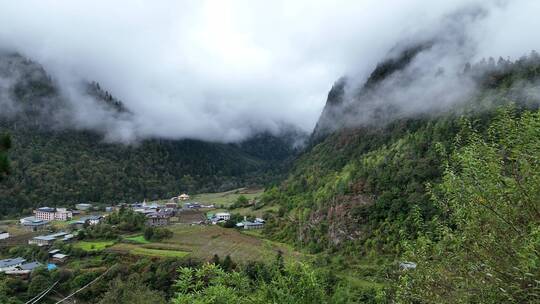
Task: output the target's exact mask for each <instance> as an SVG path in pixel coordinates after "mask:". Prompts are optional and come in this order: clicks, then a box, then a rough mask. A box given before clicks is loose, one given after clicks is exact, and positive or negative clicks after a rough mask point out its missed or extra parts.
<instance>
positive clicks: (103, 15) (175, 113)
mask: <svg viewBox="0 0 540 304" xmlns="http://www.w3.org/2000/svg"><path fill="white" fill-rule="evenodd" d="M0 5H1V8H2V9H1V10H0V20H2V27H0V45H1V46H2V48H3V49H6V50H10V51H15V52H18V53H20V54H23V55H24V56H25V57H26V58H30V59H31V60H35V61H36V62H39V63H40V64H43V66H44V67H45V69H46V70H47V71H48V73H49V74H50V76H51V77H52V78H53V79H54V80H55V82H57V83H58V84H59V85H58V87H59V88H61V90H62V92H63V94H65V95H66V96H68V97H69V100H70V101H72V107H73V108H74V111H75V113H77V115H75V120H74V121H75V122H77V126H78V127H80V128H82V129H85V128H93V129H100V128H101V129H106V133H107V134H108V135H107V138H108V139H110V140H113V141H114V140H116V141H130V140H135V139H138V138H167V139H179V138H192V139H201V140H209V141H219V142H237V141H240V140H242V139H245V138H248V137H249V136H250V135H252V134H257V133H259V132H270V133H272V134H276V133H277V132H279V130H280V128H282V126H283V125H295V126H296V127H298V128H300V129H302V130H304V131H306V132H311V131H312V129H313V127H314V126H315V124H316V122H317V119H318V117H319V114H320V112H321V110H322V109H323V106H324V101H325V95H326V93H327V91H328V89H329V87H330V84H331V83H333V82H334V81H335V80H336V79H338V78H339V77H341V76H344V75H345V76H346V78H347V79H349V81H348V82H347V83H348V84H349V86H350V87H351V90H347V91H350V93H349V95H354V94H355V92H353V91H355V90H356V89H355V88H358V87H359V85H358V84H359V83H364V82H365V81H366V80H367V78H368V77H369V75H370V73H371V71H372V70H373V69H374V68H375V64H376V63H377V62H383V61H384V60H385V59H388V58H389V57H393V56H394V57H395V56H397V54H399V52H400V50H403V49H404V48H407V47H409V46H413V45H419V44H422V43H427V42H429V43H432V46H431V47H430V48H429V49H426V50H425V51H423V52H422V53H421V54H420V56H418V57H415V59H414V60H413V62H412V65H411V68H410V69H409V70H407V71H404V72H405V73H409V74H411V75H412V74H414V75H416V76H418V75H419V76H420V77H418V79H416V80H415V82H414V85H410V86H408V87H409V90H408V92H403V93H402V92H401V91H402V89H403V88H402V87H401V84H399V83H391V82H390V81H388V82H387V83H386V84H385V86H387V87H390V86H396V90H395V91H396V93H393V94H389V93H386V95H387V96H378V95H377V94H374V96H373V97H372V98H370V99H373V100H375V99H391V100H392V101H391V102H390V103H392V104H400V106H398V110H399V111H403V112H404V113H405V114H408V113H415V112H419V111H429V110H432V106H433V104H430V103H429V102H426V100H432V99H430V98H422V97H423V96H424V95H426V96H427V95H439V96H444V98H442V99H441V100H438V102H440V103H442V104H447V103H453V102H454V101H455V100H457V99H462V97H463V96H462V95H466V94H467V93H468V89H469V88H468V87H467V81H465V80H464V79H460V78H459V77H457V79H456V76H457V75H459V74H458V73H459V72H460V71H462V68H463V65H464V64H465V62H467V61H468V62H476V61H479V60H480V59H481V58H484V57H485V58H489V57H490V56H493V57H498V56H502V57H503V58H505V59H506V58H507V57H511V59H513V60H515V59H517V58H519V56H521V55H522V54H523V52H525V50H533V49H540V46H539V45H538V42H537V40H536V39H534V31H531V30H527V29H534V28H537V27H538V26H539V24H538V23H539V21H538V18H536V15H535V13H534V12H536V11H538V9H539V7H538V5H539V4H538V3H536V2H534V1H523V0H518V1H473V0H467V1H466V0H459V1H451V2H447V1H445V2H440V1H437V2H434V1H421V0H411V1H392V2H386V3H379V2H377V1H362V2H359V3H354V4H352V3H350V2H348V1H338V2H335V1H330V2H318V3H314V2H311V1H295V3H292V4H291V3H290V2H288V1H278V2H272V4H263V3H248V2H243V1H237V2H235V1H233V2H227V3H222V4H219V5H217V4H215V3H211V2H205V1H198V2H197V3H191V4H187V3H176V2H165V3H161V4H152V5H148V4H146V5H141V4H136V5H133V4H132V3H131V2H123V1H120V2H117V1H115V2H114V3H112V2H107V1H97V2H96V1H92V2H84V3H77V4H74V3H67V2H57V3H54V4H51V3H47V4H45V3H43V2H40V1H29V2H25V3H22V4H21V3H17V4H15V3H13V2H7V1H5V2H3V3H0ZM344 7H346V8H347V9H343V8H344ZM517 16H519V17H517ZM509 20H512V21H509ZM73 24H76V25H77V26H76V27H75V26H72V25H73ZM396 24H399V26H396ZM517 36H520V37H523V39H519V40H517V39H515V37H517ZM396 45H397V47H396ZM439 68H442V69H443V70H444V73H442V74H438V73H437V71H438V70H439ZM434 75H438V76H437V77H435V76H434ZM416 76H415V77H416ZM398 78H399V77H398ZM93 81H95V82H98V83H99V84H100V85H101V86H102V87H103V88H105V89H106V90H108V91H110V92H111V94H112V95H114V96H115V97H116V98H118V99H119V100H121V101H122V102H123V103H124V104H125V106H126V108H128V109H129V110H130V112H131V113H132V115H131V117H130V118H129V119H128V118H126V117H124V116H122V115H121V116H120V117H119V119H116V121H114V120H112V119H111V116H110V115H109V114H107V112H106V111H104V109H103V107H99V106H98V107H96V106H95V105H94V104H93V103H92V102H91V101H88V100H86V98H85V96H84V95H85V94H82V95H81V93H84V90H80V88H79V86H80V84H81V82H93ZM396 81H397V79H396ZM449 82H450V83H452V85H449V86H447V85H441V84H446V83H449ZM446 87H448V88H450V87H453V88H455V87H459V88H460V89H459V90H454V89H448V91H445V90H444V89H443V88H446ZM398 88H399V89H398ZM418 88H422V90H418ZM426 88H429V93H428V94H426V93H425V90H426ZM397 91H399V93H397ZM448 92H451V93H453V94H447V93H448ZM446 95H448V96H446ZM456 95H457V96H456ZM404 96H405V98H404V99H408V100H412V99H414V100H415V101H414V102H410V103H409V104H407V105H406V106H404V104H405V103H404V102H402V100H401V99H402V97H404ZM346 99H347V100H350V99H351V98H350V97H347V98H346ZM373 103H377V102H376V101H373ZM436 107H439V103H437V106H436ZM354 112H359V113H356V114H355V117H356V116H357V115H364V114H362V113H364V111H363V110H360V109H354ZM367 112H369V111H367ZM369 116H370V115H369V114H367V117H366V118H365V119H367V118H369ZM362 119H364V118H362ZM354 120H357V119H354Z"/></svg>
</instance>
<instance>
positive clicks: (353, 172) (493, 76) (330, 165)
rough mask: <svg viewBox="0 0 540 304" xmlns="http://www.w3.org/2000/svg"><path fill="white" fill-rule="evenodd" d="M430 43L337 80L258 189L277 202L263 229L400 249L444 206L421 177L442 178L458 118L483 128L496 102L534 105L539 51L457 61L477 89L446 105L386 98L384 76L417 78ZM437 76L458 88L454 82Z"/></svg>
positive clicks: (301, 238) (349, 247)
mask: <svg viewBox="0 0 540 304" xmlns="http://www.w3.org/2000/svg"><path fill="white" fill-rule="evenodd" d="M430 47H431V46H429V45H428V46H422V47H418V46H414V47H412V48H409V49H406V50H404V51H403V52H402V53H400V54H397V55H395V56H393V57H392V58H390V59H388V60H387V61H385V62H382V63H380V64H379V65H377V67H376V68H375V69H374V71H373V72H372V74H371V75H370V76H369V77H368V79H367V80H366V81H364V82H362V83H351V82H350V80H349V79H346V78H342V79H340V80H338V81H337V82H336V84H335V85H334V86H333V88H332V89H331V91H330V93H329V94H328V100H327V104H326V106H325V108H324V110H323V112H322V114H321V117H320V119H319V121H318V123H317V127H316V128H315V130H314V132H313V134H312V136H311V140H310V146H309V147H308V149H307V150H306V151H304V152H303V153H302V154H301V156H300V157H299V158H298V159H297V161H295V163H294V165H293V167H292V169H291V171H290V172H289V175H288V177H287V178H286V179H285V180H284V181H283V182H282V183H281V184H280V185H279V186H276V187H274V188H272V189H268V190H267V191H266V193H265V197H264V201H265V202H266V204H268V205H276V206H277V207H279V212H278V213H276V214H274V215H273V216H272V217H271V218H270V220H269V221H268V224H267V226H266V228H265V233H266V234H267V235H268V236H269V237H272V238H274V239H276V240H281V241H286V242H289V243H293V244H296V245H297V246H299V247H301V248H306V249H308V250H310V251H311V252H322V251H327V252H333V251H340V252H342V253H344V254H350V255H352V256H357V254H358V253H360V254H362V255H365V254H368V253H378V254H392V255H395V254H399V253H400V252H402V250H403V249H402V247H401V246H402V243H403V241H404V240H409V239H410V240H414V239H416V238H417V237H418V235H419V234H420V233H423V232H425V231H420V230H419V229H418V226H417V223H418V219H419V218H420V219H422V220H425V221H430V220H431V219H433V218H444V217H445V216H446V214H445V211H444V210H443V209H441V206H439V205H437V204H436V203H435V202H433V200H432V194H431V193H429V192H428V189H429V187H428V185H434V184H438V183H440V182H441V178H442V176H443V173H444V168H445V164H446V163H447V162H448V160H449V157H450V156H449V155H450V154H451V153H452V151H454V150H455V149H456V145H458V146H459V141H457V142H456V140H457V139H456V138H460V137H463V136H464V134H463V132H466V130H467V128H464V124H469V125H470V126H471V128H473V129H474V130H477V131H478V132H480V134H482V136H487V134H486V132H487V131H486V130H487V129H488V127H489V125H490V124H491V123H493V122H495V121H496V120H497V117H498V116H497V115H498V112H499V111H500V109H501V107H502V108H506V107H511V108H514V111H515V112H516V113H517V115H519V113H521V112H523V111H525V110H527V109H532V110H535V109H537V108H538V101H539V99H540V98H539V95H538V94H537V92H538V81H539V80H540V56H538V54H537V53H536V52H532V53H531V55H530V56H528V57H523V58H520V59H519V60H516V61H515V62H510V61H508V60H504V59H499V61H498V62H495V60H494V59H492V58H490V59H489V60H483V61H481V62H479V63H477V64H474V65H470V64H467V63H464V65H463V66H462V68H461V69H460V70H459V71H458V72H457V74H456V75H458V76H459V78H460V79H466V80H467V81H468V82H470V83H471V84H472V86H473V87H474V90H470V93H469V94H467V95H463V99H459V100H455V101H453V103H451V104H447V105H446V106H445V107H435V108H433V110H432V108H428V107H427V106H425V107H424V108H422V109H428V110H426V111H423V112H422V111H415V112H412V111H411V112H405V113H404V112H403V111H402V109H405V108H406V105H407V103H409V105H411V104H413V102H414V100H411V99H410V98H404V102H406V103H405V106H404V105H400V104H398V103H386V102H385V100H386V99H385V98H381V97H385V96H386V95H385V94H386V93H387V91H386V90H390V89H391V88H390V87H389V86H388V85H387V84H388V83H392V84H396V83H399V84H400V86H399V90H397V91H398V92H407V91H408V90H409V87H410V86H411V85H416V84H415V81H416V80H415V77H412V76H414V74H411V73H409V72H407V71H411V69H413V68H416V67H415V61H416V59H415V58H416V57H417V56H420V55H422V53H423V52H424V50H429V48H430ZM441 73H444V72H441ZM433 75H434V76H433V77H434V79H437V78H436V77H442V76H440V73H438V72H437V73H434V74H433ZM417 76H418V75H417ZM420 77H421V76H418V78H420ZM430 77H431V76H430ZM442 79H447V78H442ZM443 85H445V86H448V87H450V88H451V90H455V88H454V87H452V84H451V83H443ZM428 89H429V88H427V87H426V88H425V92H426V94H428V93H427V92H428ZM392 93H393V92H392ZM403 94H405V93H403ZM373 96H377V98H376V99H374V98H373ZM393 96H395V95H394V94H392V95H391V96H390V97H393ZM428 96H429V95H428ZM429 97H431V96H429ZM441 98H443V97H441ZM431 103H432V104H437V103H438V100H437V99H433V100H431ZM351 113H352V114H351ZM358 114H360V115H358Z"/></svg>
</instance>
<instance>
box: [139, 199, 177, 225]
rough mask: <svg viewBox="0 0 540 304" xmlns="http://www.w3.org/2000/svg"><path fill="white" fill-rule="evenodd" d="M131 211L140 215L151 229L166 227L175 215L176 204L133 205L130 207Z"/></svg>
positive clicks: (144, 203)
mask: <svg viewBox="0 0 540 304" xmlns="http://www.w3.org/2000/svg"><path fill="white" fill-rule="evenodd" d="M131 208H132V209H133V211H135V212H138V213H142V214H144V215H145V217H146V225H147V226H151V227H157V226H166V225H169V224H170V221H171V218H172V217H173V216H174V215H175V214H176V212H177V211H178V210H177V205H176V203H171V202H169V203H167V204H166V205H165V206H160V205H158V204H155V203H154V204H147V203H146V202H143V203H135V204H132V205H131Z"/></svg>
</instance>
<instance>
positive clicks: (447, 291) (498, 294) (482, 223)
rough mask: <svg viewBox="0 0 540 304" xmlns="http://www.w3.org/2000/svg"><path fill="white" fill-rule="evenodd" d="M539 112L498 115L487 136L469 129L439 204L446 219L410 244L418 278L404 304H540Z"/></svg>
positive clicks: (402, 287)
mask: <svg viewBox="0 0 540 304" xmlns="http://www.w3.org/2000/svg"><path fill="white" fill-rule="evenodd" d="M539 126H540V112H534V113H531V112H524V113H522V115H521V117H520V118H517V116H516V114H515V113H514V110H513V109H512V108H506V109H503V110H501V111H500V113H499V115H498V117H497V119H495V121H494V122H493V123H492V125H491V127H490V128H489V129H488V130H487V132H486V135H484V136H483V135H482V134H481V133H479V132H477V131H475V130H473V129H472V128H471V127H470V126H469V125H468V124H466V125H465V127H464V128H463V131H462V134H461V135H460V136H459V137H458V138H457V139H458V142H463V143H464V145H463V146H462V147H459V146H458V147H456V150H455V151H456V152H455V153H453V155H452V157H451V158H450V162H449V163H448V165H447V169H446V171H445V174H444V178H443V181H442V182H441V183H440V184H439V185H436V186H435V187H433V188H432V190H431V193H432V195H433V199H434V200H435V201H436V202H438V204H439V205H440V208H441V209H442V210H444V212H445V214H446V215H447V217H448V218H444V219H435V220H434V221H433V225H434V226H435V227H436V229H434V230H433V231H431V232H430V233H425V234H424V235H421V236H420V237H419V238H418V240H417V241H415V242H411V243H407V244H406V246H405V248H407V249H408V252H407V254H406V258H407V259H408V260H410V261H414V262H416V263H417V268H416V269H415V270H409V271H405V272H404V273H402V275H401V276H400V278H399V288H398V293H397V295H398V299H399V301H400V302H402V303H537V302H539V301H540V293H539V292H538V291H539V290H540V254H539V252H540V228H539V227H540V127H539Z"/></svg>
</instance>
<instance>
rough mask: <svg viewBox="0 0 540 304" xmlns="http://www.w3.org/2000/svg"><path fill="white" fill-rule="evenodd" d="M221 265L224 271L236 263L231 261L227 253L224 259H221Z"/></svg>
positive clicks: (233, 266) (231, 268)
mask: <svg viewBox="0 0 540 304" xmlns="http://www.w3.org/2000/svg"><path fill="white" fill-rule="evenodd" d="M221 267H222V268H223V270H225V271H232V270H233V269H234V268H235V267H236V265H235V264H234V262H233V261H232V259H231V256H230V255H228V254H227V256H226V257H225V259H223V263H221Z"/></svg>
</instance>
